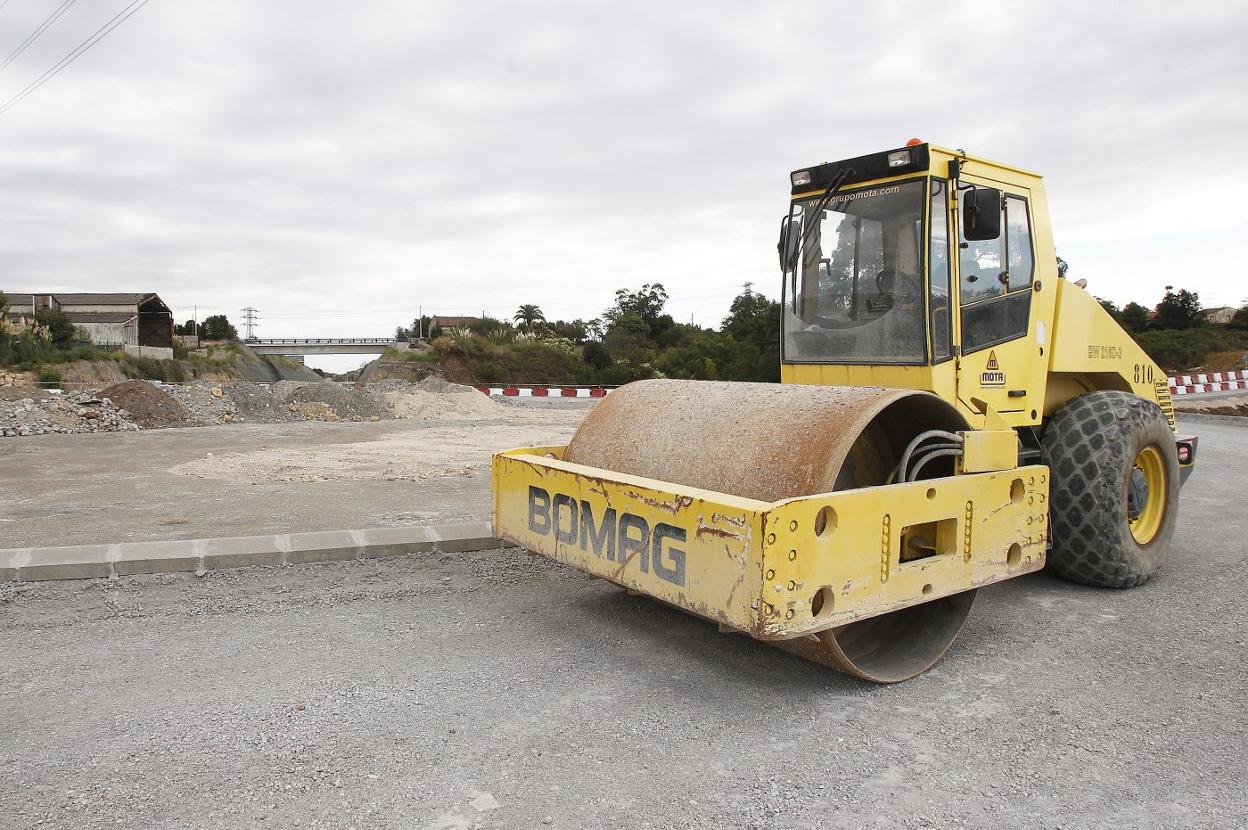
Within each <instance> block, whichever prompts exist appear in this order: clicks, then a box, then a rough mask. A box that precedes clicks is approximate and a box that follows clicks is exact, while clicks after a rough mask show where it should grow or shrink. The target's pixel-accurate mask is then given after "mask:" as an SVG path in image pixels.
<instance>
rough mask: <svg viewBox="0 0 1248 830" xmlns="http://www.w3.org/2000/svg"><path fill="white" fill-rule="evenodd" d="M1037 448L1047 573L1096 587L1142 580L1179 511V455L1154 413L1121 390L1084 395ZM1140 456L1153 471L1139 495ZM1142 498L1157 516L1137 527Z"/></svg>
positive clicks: (1159, 556)
mask: <svg viewBox="0 0 1248 830" xmlns="http://www.w3.org/2000/svg"><path fill="white" fill-rule="evenodd" d="M1041 447H1042V451H1043V459H1044V463H1046V464H1048V465H1049V470H1050V494H1049V495H1050V502H1049V518H1050V527H1049V538H1050V540H1051V545H1050V549H1049V557H1048V566H1049V568H1051V569H1052V570H1053V572H1054V573H1056V574H1057V575H1058V576H1060V577H1062V578H1063V579H1068V580H1070V581H1072V582H1079V583H1082V584H1084V585H1095V586H1098V587H1103V588H1131V587H1134V586H1136V585H1140V584H1142V583H1144V582H1147V581H1148V579H1149V578H1150V577H1151V576H1152V575H1153V574H1154V573H1156V571H1157V569H1158V568H1159V567H1161V563H1162V561H1163V560H1164V559H1165V558H1166V554H1167V552H1168V551H1169V549H1170V540H1171V538H1172V537H1173V536H1174V526H1175V521H1176V519H1177V516H1178V506H1179V460H1178V454H1177V450H1176V448H1175V443H1174V433H1173V432H1171V431H1170V425H1169V423H1168V422H1167V421H1166V416H1165V415H1164V414H1163V413H1162V411H1161V408H1160V407H1158V406H1157V405H1156V404H1155V403H1153V402H1151V401H1147V400H1144V399H1143V398H1141V397H1139V396H1137V395H1132V394H1130V393H1128V392H1108V391H1106V392H1090V393H1088V394H1086V395H1081V396H1080V397H1078V398H1075V399H1074V400H1072V401H1070V402H1069V403H1067V404H1066V405H1065V406H1063V407H1062V408H1061V409H1059V410H1058V411H1057V413H1056V414H1055V415H1054V416H1053V418H1052V419H1051V420H1050V421H1049V423H1048V425H1047V426H1046V427H1045V429H1044V437H1043V439H1042V440H1041ZM1150 447H1151V448H1153V449H1152V450H1149V449H1148V448H1150ZM1141 458H1151V459H1153V468H1154V477H1153V484H1152V486H1151V487H1147V486H1146V487H1145V488H1144V489H1143V490H1141V489H1140V485H1139V482H1140V481H1141V476H1142V475H1143V473H1142V470H1141V462H1140V461H1139V459H1141ZM1145 466H1147V465H1145ZM1133 488H1134V492H1132V491H1133ZM1158 490H1163V492H1160V493H1159V492H1157V491H1158ZM1149 499H1154V500H1156V501H1154V502H1152V508H1151V510H1154V511H1155V510H1158V509H1160V511H1161V513H1160V515H1159V516H1158V514H1156V513H1155V512H1154V513H1150V514H1149V515H1151V516H1153V517H1154V518H1153V521H1152V523H1151V527H1140V526H1139V525H1141V524H1148V523H1147V522H1141V521H1140V519H1139V518H1138V517H1139V516H1140V515H1143V513H1144V508H1143V507H1142V506H1141V505H1147V504H1149V501H1148V500H1149ZM1132 515H1135V516H1136V517H1137V518H1136V521H1137V528H1136V530H1135V532H1134V533H1133V532H1132ZM1140 537H1143V538H1140Z"/></svg>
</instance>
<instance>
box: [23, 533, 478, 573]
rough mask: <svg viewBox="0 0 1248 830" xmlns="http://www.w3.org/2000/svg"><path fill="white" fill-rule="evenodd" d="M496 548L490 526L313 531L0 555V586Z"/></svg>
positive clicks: (130, 543)
mask: <svg viewBox="0 0 1248 830" xmlns="http://www.w3.org/2000/svg"><path fill="white" fill-rule="evenodd" d="M497 547H502V543H501V542H499V540H498V539H496V538H494V528H493V526H492V525H491V524H490V523H489V522H472V523H468V524H455V525H433V526H429V527H380V528H372V529H368V530H320V531H315V532H312V533H288V534H280V535H276V536H235V537H229V538H223V539H182V540H178V541H173V542H123V543H121V544H117V545H71V546H66V547H52V548H8V549H0V582H30V581H35V580H46V579H102V578H107V577H112V576H130V575H133V574H154V573H174V572H178V571H186V572H194V573H203V572H205V571H214V570H220V569H223V568H246V567H250V566H253V565H297V564H303V563H309V562H339V561H343V560H350V559H380V558H384V557H389V556H402V555H404V554H408V553H462V552H465V551H473V550H490V549H492V548H497Z"/></svg>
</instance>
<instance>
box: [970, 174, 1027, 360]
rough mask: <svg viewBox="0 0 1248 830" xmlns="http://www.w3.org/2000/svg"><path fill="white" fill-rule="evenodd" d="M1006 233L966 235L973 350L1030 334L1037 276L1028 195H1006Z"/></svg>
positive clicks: (1004, 200)
mask: <svg viewBox="0 0 1248 830" xmlns="http://www.w3.org/2000/svg"><path fill="white" fill-rule="evenodd" d="M1001 209H1002V211H1003V216H1002V217H1001V219H1002V221H1001V227H1002V233H1001V235H1000V236H999V237H997V238H996V239H989V240H985V241H982V242H968V241H966V240H965V239H961V234H959V239H961V242H962V246H961V251H960V255H959V259H958V264H959V270H960V283H961V289H960V291H959V298H960V299H961V301H962V351H963V352H964V353H969V352H973V351H977V350H979V349H983V348H987V347H988V346H992V345H995V344H997V343H1003V342H1005V341H1007V340H1013V339H1015V338H1018V337H1022V336H1024V335H1025V334H1027V326H1028V321H1029V319H1030V315H1031V293H1032V292H1031V284H1032V280H1033V278H1034V276H1035V255H1034V251H1033V248H1032V235H1031V222H1030V219H1029V217H1028V213H1027V200H1026V199H1024V198H1023V197H1022V196H1013V195H1008V194H1007V195H1006V197H1005V198H1004V199H1002V205H1001Z"/></svg>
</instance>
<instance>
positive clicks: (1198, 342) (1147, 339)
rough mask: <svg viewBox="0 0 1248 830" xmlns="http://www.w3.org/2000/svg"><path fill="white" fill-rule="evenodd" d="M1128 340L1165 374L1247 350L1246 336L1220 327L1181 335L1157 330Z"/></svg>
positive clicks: (1183, 332) (1140, 333) (1135, 335)
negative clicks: (1217, 355) (1214, 355)
mask: <svg viewBox="0 0 1248 830" xmlns="http://www.w3.org/2000/svg"><path fill="white" fill-rule="evenodd" d="M1132 336H1133V337H1134V338H1135V342H1136V343H1139V344H1140V348H1142V349H1143V350H1144V351H1145V352H1147V353H1148V356H1149V357H1151V358H1152V359H1153V360H1155V361H1157V363H1158V365H1160V366H1161V368H1162V369H1165V370H1166V371H1184V370H1186V369H1190V368H1192V367H1194V366H1199V365H1201V364H1202V363H1204V361H1205V357H1206V356H1207V355H1208V354H1209V353H1210V352H1221V351H1229V350H1231V349H1248V332H1245V331H1236V330H1234V329H1227V328H1224V327H1222V326H1201V327H1199V328H1190V329H1186V330H1182V331H1179V330H1175V329H1157V330H1153V331H1145V332H1139V333H1136V334H1133V335H1132Z"/></svg>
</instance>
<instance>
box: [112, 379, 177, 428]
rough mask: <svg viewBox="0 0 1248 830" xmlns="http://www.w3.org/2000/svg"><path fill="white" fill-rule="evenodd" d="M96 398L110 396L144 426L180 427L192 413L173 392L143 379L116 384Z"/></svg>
mask: <svg viewBox="0 0 1248 830" xmlns="http://www.w3.org/2000/svg"><path fill="white" fill-rule="evenodd" d="M97 397H100V398H107V399H108V400H110V401H112V402H113V403H114V404H116V405H117V406H119V407H120V408H122V409H124V410H125V411H126V412H127V413H129V415H130V420H132V421H134V423H136V424H138V425H139V426H141V427H143V428H144V429H156V428H159V427H173V426H179V425H181V424H184V423H186V421H187V420H188V419H189V418H190V414H191V413H190V412H189V411H188V410H187V408H186V407H185V406H183V405H182V404H180V403H178V402H177V401H176V400H174V399H173V398H172V397H171V396H170V395H168V394H167V393H165V392H163V391H161V390H160V389H157V388H156V387H155V386H153V385H152V384H150V383H148V382H147V381H144V380H127V381H125V382H124V383H117V384H114V385H112V386H109V387H108V388H107V389H101V390H100V391H99V393H98V395H97Z"/></svg>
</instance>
